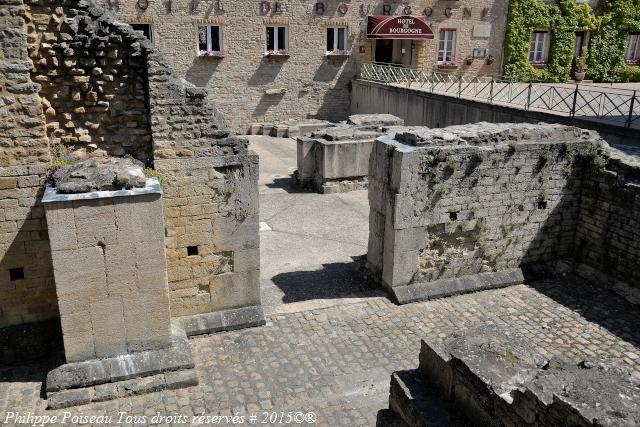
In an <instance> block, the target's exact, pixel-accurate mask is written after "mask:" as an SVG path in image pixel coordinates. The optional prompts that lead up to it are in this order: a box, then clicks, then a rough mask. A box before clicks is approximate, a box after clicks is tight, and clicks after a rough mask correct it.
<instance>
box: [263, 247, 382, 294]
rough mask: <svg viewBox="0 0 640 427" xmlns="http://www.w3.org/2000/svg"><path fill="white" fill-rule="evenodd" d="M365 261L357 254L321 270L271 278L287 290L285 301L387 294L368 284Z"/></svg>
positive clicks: (325, 266)
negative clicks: (363, 264) (364, 274)
mask: <svg viewBox="0 0 640 427" xmlns="http://www.w3.org/2000/svg"><path fill="white" fill-rule="evenodd" d="M362 261H363V260H362V259H360V258H359V257H358V258H354V262H351V263H332V264H323V265H322V269H320V270H314V271H296V272H290V273H280V274H278V275H276V276H274V277H273V278H272V279H271V280H272V281H273V283H274V284H275V285H276V286H277V287H278V288H280V290H281V291H282V292H284V297H283V302H284V303H293V302H301V301H309V300H314V299H339V298H365V297H378V296H386V294H385V293H384V292H383V291H382V290H380V289H375V288H373V287H371V286H369V285H368V284H367V281H366V280H365V278H364V277H363V275H362V273H361V271H360V266H361V265H362Z"/></svg>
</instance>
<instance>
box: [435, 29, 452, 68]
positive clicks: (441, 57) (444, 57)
mask: <svg viewBox="0 0 640 427" xmlns="http://www.w3.org/2000/svg"><path fill="white" fill-rule="evenodd" d="M455 58H456V30H450V29H449V30H440V41H439V43H438V63H439V64H447V63H453V62H455Z"/></svg>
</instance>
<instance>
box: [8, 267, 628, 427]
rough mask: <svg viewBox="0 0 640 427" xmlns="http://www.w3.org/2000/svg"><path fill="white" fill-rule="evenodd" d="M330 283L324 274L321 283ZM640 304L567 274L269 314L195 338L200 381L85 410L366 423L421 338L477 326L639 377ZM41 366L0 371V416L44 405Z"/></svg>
mask: <svg viewBox="0 0 640 427" xmlns="http://www.w3.org/2000/svg"><path fill="white" fill-rule="evenodd" d="M328 280H330V278H328ZM639 314H640V313H639V308H638V307H637V306H633V305H631V304H629V303H627V302H626V301H625V300H623V299H622V298H620V297H618V296H617V295H613V294H608V293H606V292H603V291H602V290H599V289H595V288H592V287H590V286H587V285H586V284H584V283H583V282H581V281H579V280H577V279H572V278H569V279H567V280H564V281H562V282H552V281H548V282H541V283H538V284H536V285H534V286H526V285H519V286H513V287H510V288H506V289H500V290H491V291H485V292H480V293H476V294H470V295H462V296H457V297H453V298H448V299H441V300H436V301H430V302H423V303H417V304H410V305H405V306H396V305H394V304H392V303H390V302H389V301H388V300H386V298H383V297H375V298H369V299H366V300H363V301H360V302H354V303H349V304H340V305H334V306H332V307H327V308H323V309H317V310H312V311H305V312H297V313H285V314H273V315H271V316H270V320H269V323H268V324H267V325H266V326H264V327H260V328H254V329H247V330H243V331H236V332H230V333H223V334H218V335H213V336H208V337H202V338H196V339H193V340H192V343H193V350H194V352H195V356H196V360H197V361H196V363H197V367H198V374H199V377H200V385H199V386H197V387H192V388H190V389H185V390H178V391H163V392H159V393H154V394H149V395H144V396H137V397H133V398H127V399H120V400H116V401H111V402H103V403H97V404H92V405H88V406H81V407H77V408H74V409H73V410H72V413H73V414H107V415H109V414H110V415H113V416H114V417H115V419H114V423H115V421H116V420H117V417H116V415H117V413H118V411H126V412H127V413H129V414H135V415H147V416H152V415H153V414H155V413H156V412H160V413H161V414H163V415H171V414H184V415H188V416H191V415H192V414H223V415H224V414H226V415H231V414H232V413H237V414H240V415H246V414H249V413H251V412H256V413H262V411H289V410H291V411H304V412H307V411H313V412H315V413H316V414H317V417H318V422H317V425H326V426H366V425H374V422H375V417H376V413H377V411H378V410H380V409H382V408H384V407H386V405H387V402H386V399H387V393H388V382H389V374H390V373H391V372H392V371H394V370H399V369H412V368H415V367H416V366H417V360H418V359H417V358H418V352H419V345H420V339H421V338H423V337H444V336H445V335H446V334H448V333H450V332H453V331H456V330H460V329H461V328H467V327H471V326H475V325H478V324H480V323H484V324H487V323H489V324H498V325H503V326H506V327H510V328H514V329H517V330H518V331H520V332H521V333H524V334H525V335H526V336H527V337H528V338H529V339H530V341H531V343H532V344H533V345H534V346H535V347H536V348H537V351H538V352H539V353H540V354H560V355H562V356H564V357H568V358H571V359H581V358H591V359H593V358H602V359H605V360H608V361H609V362H611V363H615V364H617V365H618V366H622V367H624V368H627V369H628V370H630V372H631V373H632V374H633V375H634V376H635V377H638V378H640V350H639V349H638V346H639V344H640V330H639V329H638V327H637V325H638V318H639V317H638V315H639ZM44 372H45V371H44V369H43V368H41V367H38V366H33V367H29V368H23V369H20V370H16V369H13V370H3V372H2V373H1V374H0V415H2V413H3V412H6V411H15V410H20V411H34V412H36V413H38V414H44V413H47V414H52V413H62V412H63V411H58V412H52V411H45V410H44V408H45V402H44V401H43V400H42V399H41V398H40V392H41V384H40V382H39V381H41V380H42V379H43V376H44Z"/></svg>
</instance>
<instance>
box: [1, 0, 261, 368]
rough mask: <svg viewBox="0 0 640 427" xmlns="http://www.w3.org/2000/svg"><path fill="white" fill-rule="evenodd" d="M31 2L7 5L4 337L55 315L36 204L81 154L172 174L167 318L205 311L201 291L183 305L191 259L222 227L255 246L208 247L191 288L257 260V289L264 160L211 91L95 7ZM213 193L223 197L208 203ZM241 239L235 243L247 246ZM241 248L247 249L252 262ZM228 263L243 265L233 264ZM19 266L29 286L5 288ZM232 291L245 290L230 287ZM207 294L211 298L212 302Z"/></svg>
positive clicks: (7, 1) (14, 283)
mask: <svg viewBox="0 0 640 427" xmlns="http://www.w3.org/2000/svg"><path fill="white" fill-rule="evenodd" d="M25 3H26V4H23V1H22V0H4V1H1V2H0V31H1V32H2V36H3V38H2V41H0V47H1V48H2V51H1V52H2V56H0V79H2V80H1V84H0V101H1V103H0V118H2V120H1V121H0V122H1V123H2V125H3V135H2V136H0V141H1V142H2V150H3V153H2V162H3V163H4V164H2V165H0V167H1V169H0V174H1V175H0V187H1V188H0V194H1V197H0V206H2V211H1V212H0V217H1V218H0V220H1V221H2V222H0V227H1V228H2V241H1V243H0V244H1V248H2V258H1V263H2V265H1V268H0V270H1V274H2V275H1V277H0V289H1V290H2V292H3V301H2V304H0V327H4V326H8V325H20V324H24V323H29V322H35V321H39V320H45V319H52V318H56V317H57V315H58V307H57V301H56V294H55V286H54V282H53V275H52V269H51V261H50V249H49V242H48V236H47V230H46V221H45V219H44V214H43V209H42V206H41V205H40V198H41V196H42V193H43V189H44V182H45V180H46V176H47V174H48V169H49V168H50V166H51V163H52V161H53V162H56V165H59V164H61V163H64V161H65V160H69V159H77V158H82V157H84V156H85V155H90V156H91V155H92V156H104V155H114V156H118V155H123V154H130V155H132V156H134V157H137V158H138V159H140V160H143V161H145V162H146V163H147V165H149V166H151V165H153V164H154V163H155V168H156V170H158V171H160V174H161V175H163V174H166V176H161V180H162V183H163V186H164V191H165V198H164V199H165V203H164V206H165V211H164V215H165V223H166V237H167V238H166V244H167V253H168V255H169V259H168V269H169V271H168V274H169V276H170V277H171V279H170V283H172V285H170V289H171V291H177V292H172V294H171V295H172V298H175V300H174V299H172V300H171V303H172V310H175V311H176V313H180V314H194V313H199V312H202V311H204V310H205V309H204V308H203V305H202V304H201V302H202V296H198V295H197V294H198V292H195V294H194V295H191V294H189V295H188V296H187V295H185V291H184V289H185V283H184V280H187V279H186V276H185V273H184V268H183V267H184V265H185V261H184V260H185V259H186V258H187V257H189V256H190V255H189V254H188V251H189V249H188V248H189V247H192V246H198V245H199V242H200V241H201V240H202V235H203V233H212V230H216V227H218V229H219V228H220V227H221V225H220V224H224V225H225V227H227V229H234V230H238V229H241V228H242V229H243V230H244V229H246V227H247V226H248V225H249V224H252V225H255V227H253V228H255V230H254V229H253V228H251V227H250V231H247V233H254V232H255V236H254V239H253V240H251V241H252V242H253V243H252V245H248V244H247V245H244V246H243V245H242V244H237V245H235V246H234V245H231V244H229V245H227V246H224V245H222V244H221V243H220V242H223V241H224V239H223V238H220V237H219V236H216V237H215V238H213V237H212V239H213V240H216V242H217V246H216V248H215V250H214V249H212V247H211V246H206V245H205V246H203V247H202V248H199V249H200V250H201V251H199V252H200V253H199V256H200V257H201V261H202V264H201V265H199V266H198V267H194V266H189V267H188V269H189V273H188V276H189V277H190V278H191V279H194V280H192V281H191V283H192V284H194V288H193V289H203V286H204V283H205V280H204V279H203V278H204V277H208V276H214V274H213V273H214V272H220V271H222V270H224V268H228V267H224V266H228V265H233V266H234V267H235V266H236V265H237V266H242V265H244V264H243V263H245V261H243V259H252V261H251V262H252V265H253V266H254V267H255V268H252V270H253V272H252V273H251V274H253V276H255V277H256V279H255V282H252V284H255V286H257V283H258V281H257V275H256V271H257V269H258V268H259V264H258V263H257V262H256V261H255V259H257V258H258V257H259V255H258V254H259V252H258V249H257V248H258V245H257V242H256V240H257V235H258V225H257V224H258V223H257V185H255V184H256V182H257V160H256V159H255V158H253V157H251V156H248V151H247V142H246V140H244V139H241V138H238V137H235V136H232V135H230V134H229V133H228V132H227V131H224V130H221V129H222V128H224V121H223V118H222V116H221V114H220V113H219V112H218V111H217V110H216V109H215V107H214V106H213V105H212V104H211V103H210V102H209V101H207V100H206V91H205V90H203V89H198V88H195V87H193V86H191V85H190V84H188V83H186V82H185V81H184V80H181V79H179V78H177V77H176V76H175V75H174V74H173V72H172V71H171V69H170V68H169V66H168V64H167V62H166V61H165V60H164V59H163V57H162V56H161V55H160V54H159V53H158V52H157V51H156V50H155V49H154V48H153V46H152V45H151V44H150V43H149V42H148V41H147V40H146V39H145V38H144V37H143V36H141V35H139V34H137V33H135V32H133V31H132V30H131V28H130V27H129V26H128V25H127V24H123V23H120V22H117V21H115V19H114V18H113V16H112V15H111V14H110V13H108V12H105V10H104V9H103V8H101V7H98V6H96V5H95V4H94V3H93V2H91V1H88V0H80V1H73V2H71V1H68V0H55V1H44V0H29V1H28V2H25ZM94 62H95V63H94ZM59 147H64V148H62V149H61V148H59ZM50 148H51V150H50ZM50 153H51V154H50ZM196 158H198V159H199V161H200V163H199V165H200V166H199V170H197V171H196V170H194V169H192V166H193V165H191V164H189V165H188V164H187V163H184V164H181V165H180V161H182V160H188V159H192V160H194V159H196ZM60 160H62V161H63V162H59V161H60ZM162 162H166V163H164V164H163V163H162ZM216 170H217V171H221V172H216ZM209 174H213V176H211V179H212V180H213V181H210V182H206V183H205V181H204V180H203V179H201V180H200V185H199V186H198V187H197V189H196V188H195V187H193V188H191V184H192V182H193V181H194V180H195V179H196V178H195V177H196V176H197V177H199V178H203V177H204V176H205V175H207V176H208V175H209ZM234 180H235V181H234ZM252 180H253V181H252ZM231 181H233V182H231ZM254 186H255V187H256V188H255V191H254V188H253V187H254ZM223 187H224V188H226V187H234V188H235V189H236V190H235V191H236V192H235V193H234V194H233V197H227V196H226V195H225V194H226V193H225V191H226V190H221V192H220V191H219V190H220V189H221V188H223ZM211 195H214V196H215V197H217V198H218V199H217V200H216V201H211V200H209V201H207V198H209V199H210V198H211ZM217 203H220V206H216V207H215V208H213V207H212V206H213V205H215V204H217ZM223 204H224V205H225V206H222V205H223ZM176 213H177V215H178V216H176ZM182 215H184V218H182ZM187 218H188V219H187ZM207 223H208V224H207ZM242 224H244V226H245V228H243V227H242ZM187 225H188V226H187ZM199 226H200V228H198V227H199ZM196 228H197V229H198V230H197V231H195V230H196ZM227 235H228V234H226V235H225V236H227ZM236 236H237V238H236V240H235V242H239V241H241V240H242V239H243V238H244V237H247V235H246V234H244V235H243V236H244V237H241V236H240V234H237V235H236ZM225 243H226V242H225ZM245 249H246V250H250V251H252V252H251V255H250V256H249V255H248V254H244V253H243V250H245ZM230 253H235V254H238V256H239V257H240V258H242V257H243V256H244V258H242V259H237V260H235V259H234V260H232V261H230V260H229V259H228V258H229V254H230ZM221 254H224V255H221ZM176 260H177V261H176ZM247 262H249V261H247ZM191 263H192V261H191V260H189V264H190V265H191ZM207 263H210V265H208V267H207V266H206V265H205V264H207ZM196 264H197V263H196ZM13 268H21V269H23V270H22V271H24V279H22V278H20V279H14V277H11V278H10V273H9V269H13ZM238 268H240V267H238ZM248 270H249V269H248V268H247V271H248ZM234 271H235V270H234ZM227 274H228V275H230V276H233V277H235V276H236V273H235V272H231V271H227ZM247 274H248V273H247ZM237 276H238V277H241V276H242V274H237ZM195 279H198V280H200V279H202V280H200V281H199V282H198V280H195ZM226 280H227V281H229V277H228V276H227V277H226ZM177 282H181V283H180V284H179V285H175V286H173V284H175V283H177ZM196 282H197V283H198V284H196ZM198 285H199V286H200V287H198ZM233 285H234V286H235V285H238V286H240V285H244V284H243V282H242V281H241V280H240V281H235V280H233ZM223 288H224V286H223ZM208 289H209V288H207V290H208ZM225 289H226V290H225V291H224V292H223V291H220V290H218V291H216V292H217V293H216V292H213V294H214V298H215V297H216V296H217V297H218V298H219V300H217V301H216V302H215V303H210V304H209V306H210V307H218V306H225V304H226V302H225V301H226V300H224V299H223V298H227V296H226V295H228V294H229V293H232V292H233V291H230V290H229V289H228V287H227V288H225ZM234 291H235V289H234ZM221 294H224V295H221ZM207 296H208V298H209V299H210V298H211V294H210V293H209V292H207ZM229 299H230V300H232V301H236V302H234V303H230V305H231V306H234V305H243V303H238V302H237V300H233V298H232V297H229ZM255 300H256V298H255V297H252V299H251V301H252V303H253V302H255ZM257 300H258V303H259V296H258V297H257ZM174 315H175V314H174ZM0 335H1V336H0V345H1V346H2V347H3V350H4V349H9V348H13V347H15V345H14V344H15V343H11V342H8V341H7V340H11V339H13V338H11V337H6V336H5V335H3V334H0ZM4 354H6V353H4ZM3 357H4V356H3Z"/></svg>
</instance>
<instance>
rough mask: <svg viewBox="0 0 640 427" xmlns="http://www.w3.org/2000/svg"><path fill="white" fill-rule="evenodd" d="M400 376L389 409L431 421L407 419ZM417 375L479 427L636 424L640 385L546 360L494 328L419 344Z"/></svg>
mask: <svg viewBox="0 0 640 427" xmlns="http://www.w3.org/2000/svg"><path fill="white" fill-rule="evenodd" d="M398 374H400V373H396V374H394V378H393V379H392V387H391V388H392V393H391V396H390V407H391V409H394V410H395V412H396V414H397V415H399V416H400V417H401V418H402V419H403V420H410V421H411V420H416V419H417V420H420V419H423V417H424V416H425V415H428V414H420V413H419V412H418V414H416V413H415V412H413V413H412V412H410V411H408V410H407V409H408V408H410V407H411V406H412V405H404V404H403V403H405V402H407V401H408V398H409V397H410V396H411V395H410V394H409V393H406V391H407V389H406V388H403V387H400V386H399V385H402V384H398V383H399V382H400V383H402V382H403V377H402V376H401V375H398ZM415 375H417V376H419V377H420V378H421V379H422V380H423V381H424V383H423V384H424V386H425V387H428V388H430V389H432V390H434V391H435V392H436V393H437V394H438V395H439V396H440V397H441V398H443V399H444V400H445V402H446V403H447V404H449V405H452V406H453V408H455V410H457V411H460V412H462V413H463V414H464V415H465V416H466V417H467V418H468V419H469V420H473V421H474V423H477V424H479V425H496V426H513V425H517V426H539V425H545V426H555V425H572V426H594V425H599V426H607V425H611V426H613V425H628V426H632V425H638V423H639V422H640V404H639V403H638V402H639V401H640V400H639V399H640V391H639V390H640V389H639V384H638V383H637V381H634V380H631V379H630V377H629V376H628V373H626V372H624V371H622V370H619V369H617V368H614V367H612V366H607V365H602V364H599V363H596V362H592V361H587V360H583V361H581V362H579V363H577V364H576V363H570V362H567V361H564V360H561V359H551V360H548V359H546V358H545V357H543V356H541V355H536V354H532V353H531V351H530V349H529V344H528V342H527V341H526V340H524V339H523V338H522V337H518V336H517V335H514V333H513V331H510V332H509V333H507V331H504V330H502V329H500V328H499V327H492V326H483V327H479V328H476V329H471V330H470V331H466V332H464V333H462V334H456V335H455V336H449V337H447V338H445V340H444V343H434V342H429V343H427V342H425V341H423V342H422V349H421V351H420V366H419V368H418V372H416V373H415ZM394 383H395V384H394ZM405 383H406V381H405ZM621 396H625V398H623V399H621V398H620V397H621ZM416 415H417V416H416ZM408 425H411V426H414V425H423V424H419V423H413V422H409V423H408Z"/></svg>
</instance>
